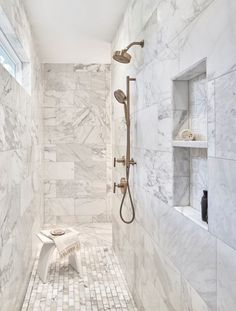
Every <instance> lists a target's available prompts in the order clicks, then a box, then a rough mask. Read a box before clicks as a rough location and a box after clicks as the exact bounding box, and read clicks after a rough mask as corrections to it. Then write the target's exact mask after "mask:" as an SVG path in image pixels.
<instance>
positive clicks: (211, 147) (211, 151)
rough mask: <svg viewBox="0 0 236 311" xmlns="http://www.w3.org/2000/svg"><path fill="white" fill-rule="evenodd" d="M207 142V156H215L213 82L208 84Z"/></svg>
mask: <svg viewBox="0 0 236 311" xmlns="http://www.w3.org/2000/svg"><path fill="white" fill-rule="evenodd" d="M207 126H208V133H207V140H208V156H209V157H214V156H215V139H216V124H215V80H213V81H210V82H208V109H207Z"/></svg>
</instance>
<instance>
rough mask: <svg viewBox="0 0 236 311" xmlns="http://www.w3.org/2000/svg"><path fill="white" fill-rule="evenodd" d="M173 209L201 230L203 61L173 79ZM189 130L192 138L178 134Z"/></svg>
mask: <svg viewBox="0 0 236 311" xmlns="http://www.w3.org/2000/svg"><path fill="white" fill-rule="evenodd" d="M173 105H174V114H173V117H174V120H173V121H174V122H173V123H174V128H173V147H174V148H173V150H174V207H175V209H176V210H178V211H179V212H181V213H183V214H184V215H185V216H187V217H188V218H190V219H191V220H193V221H194V222H196V223H198V224H199V225H201V226H202V227H204V228H205V229H207V224H206V223H204V222H202V220H201V198H202V195H203V190H207V188H208V187H207V184H208V182H207V79H206V60H203V61H201V62H199V63H198V64H196V65H194V66H193V67H191V68H189V69H188V70H186V71H185V72H183V73H181V74H180V75H178V76H177V77H175V78H174V79H173ZM184 129H190V130H191V131H192V132H193V133H194V135H195V139H194V140H193V141H184V140H183V139H182V138H181V135H180V133H181V132H182V130H184Z"/></svg>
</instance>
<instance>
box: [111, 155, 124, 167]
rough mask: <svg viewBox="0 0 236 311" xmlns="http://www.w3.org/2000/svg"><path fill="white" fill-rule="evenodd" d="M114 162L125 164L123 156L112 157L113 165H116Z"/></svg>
mask: <svg viewBox="0 0 236 311" xmlns="http://www.w3.org/2000/svg"><path fill="white" fill-rule="evenodd" d="M116 163H122V164H123V165H125V156H123V157H122V158H121V159H117V158H114V162H113V166H114V167H116Z"/></svg>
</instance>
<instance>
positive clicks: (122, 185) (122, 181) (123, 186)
mask: <svg viewBox="0 0 236 311" xmlns="http://www.w3.org/2000/svg"><path fill="white" fill-rule="evenodd" d="M126 187H127V181H126V179H125V178H124V177H123V178H121V179H120V183H119V184H117V183H115V182H114V184H113V193H116V188H120V190H121V192H122V193H124V192H125V190H126Z"/></svg>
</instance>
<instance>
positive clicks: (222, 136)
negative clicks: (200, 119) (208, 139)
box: [215, 72, 236, 160]
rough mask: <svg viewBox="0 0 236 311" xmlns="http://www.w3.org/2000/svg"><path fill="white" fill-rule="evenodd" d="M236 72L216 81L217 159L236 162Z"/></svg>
mask: <svg viewBox="0 0 236 311" xmlns="http://www.w3.org/2000/svg"><path fill="white" fill-rule="evenodd" d="M235 98H236V72H232V73H229V74H227V75H225V76H223V77H221V78H219V79H216V80H215V122H216V126H215V127H216V134H215V135H216V136H215V150H216V157H219V158H224V159H232V160H236V137H235V135H234V134H235V131H236V125H235V124H236V110H235Z"/></svg>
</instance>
